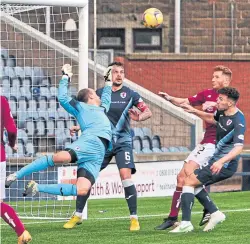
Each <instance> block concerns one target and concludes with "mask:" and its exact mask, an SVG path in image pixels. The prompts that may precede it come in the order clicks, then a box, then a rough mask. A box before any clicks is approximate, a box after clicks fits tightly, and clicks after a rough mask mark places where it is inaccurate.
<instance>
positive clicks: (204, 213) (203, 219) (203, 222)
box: [199, 209, 211, 226]
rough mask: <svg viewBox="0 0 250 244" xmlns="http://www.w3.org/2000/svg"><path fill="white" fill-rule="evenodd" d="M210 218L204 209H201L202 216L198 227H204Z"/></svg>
mask: <svg viewBox="0 0 250 244" xmlns="http://www.w3.org/2000/svg"><path fill="white" fill-rule="evenodd" d="M210 217H211V214H210V213H209V212H208V211H207V210H206V209H203V216H202V219H201V221H200V223H199V225H200V226H202V225H205V224H206V223H207V222H208V221H209V219H210Z"/></svg>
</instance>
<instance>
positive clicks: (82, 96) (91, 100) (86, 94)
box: [76, 88, 101, 106]
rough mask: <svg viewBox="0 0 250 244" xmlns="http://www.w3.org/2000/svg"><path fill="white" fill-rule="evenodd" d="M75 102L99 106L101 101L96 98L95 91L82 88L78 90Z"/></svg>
mask: <svg viewBox="0 0 250 244" xmlns="http://www.w3.org/2000/svg"><path fill="white" fill-rule="evenodd" d="M76 99H77V101H79V102H84V103H88V104H95V105H97V106H100V105H101V99H100V97H99V96H97V94H96V92H95V90H93V89H91V88H84V89H82V90H80V91H79V92H78V94H77V97H76Z"/></svg>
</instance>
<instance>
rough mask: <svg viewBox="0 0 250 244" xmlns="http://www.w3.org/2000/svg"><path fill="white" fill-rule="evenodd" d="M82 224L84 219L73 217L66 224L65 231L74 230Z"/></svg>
mask: <svg viewBox="0 0 250 244" xmlns="http://www.w3.org/2000/svg"><path fill="white" fill-rule="evenodd" d="M81 223H82V218H81V217H78V216H76V215H73V216H72V217H71V219H70V220H69V221H68V222H67V223H65V224H64V226H63V228H64V229H73V228H74V227H75V226H76V225H80V224H81Z"/></svg>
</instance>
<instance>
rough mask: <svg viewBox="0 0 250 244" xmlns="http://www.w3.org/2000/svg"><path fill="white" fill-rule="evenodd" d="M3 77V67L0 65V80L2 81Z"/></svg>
mask: <svg viewBox="0 0 250 244" xmlns="http://www.w3.org/2000/svg"><path fill="white" fill-rule="evenodd" d="M4 76H5V72H4V67H2V66H1V64H0V79H3V77H4Z"/></svg>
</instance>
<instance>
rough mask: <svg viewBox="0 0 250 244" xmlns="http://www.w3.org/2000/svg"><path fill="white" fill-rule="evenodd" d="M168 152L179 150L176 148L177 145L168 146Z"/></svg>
mask: <svg viewBox="0 0 250 244" xmlns="http://www.w3.org/2000/svg"><path fill="white" fill-rule="evenodd" d="M168 149H169V152H179V151H180V150H179V149H178V147H169V148H168Z"/></svg>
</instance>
